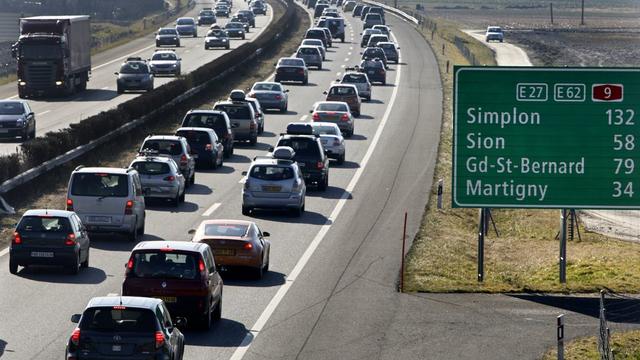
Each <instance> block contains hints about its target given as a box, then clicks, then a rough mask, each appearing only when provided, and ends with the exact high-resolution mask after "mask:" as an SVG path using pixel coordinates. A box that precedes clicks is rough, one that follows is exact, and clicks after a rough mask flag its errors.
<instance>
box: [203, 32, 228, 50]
mask: <svg viewBox="0 0 640 360" xmlns="http://www.w3.org/2000/svg"><path fill="white" fill-rule="evenodd" d="M229 43H230V41H229V35H227V32H226V31H224V30H222V29H212V30H209V32H208V33H207V36H206V37H205V38H204V49H205V50H209V48H212V47H223V48H225V49H227V50H228V49H229V48H230V47H231V45H230V44H229Z"/></svg>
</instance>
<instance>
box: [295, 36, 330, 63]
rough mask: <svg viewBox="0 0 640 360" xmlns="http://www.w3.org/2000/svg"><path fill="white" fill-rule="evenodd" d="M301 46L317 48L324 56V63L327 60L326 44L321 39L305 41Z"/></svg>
mask: <svg viewBox="0 0 640 360" xmlns="http://www.w3.org/2000/svg"><path fill="white" fill-rule="evenodd" d="M300 46H316V47H317V48H318V50H320V53H321V54H322V61H324V60H325V59H326V58H327V50H326V49H325V48H324V43H323V42H322V40H320V39H304V40H302V43H300Z"/></svg>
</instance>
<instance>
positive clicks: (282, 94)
mask: <svg viewBox="0 0 640 360" xmlns="http://www.w3.org/2000/svg"><path fill="white" fill-rule="evenodd" d="M318 41H320V40H318ZM247 97H251V98H255V99H257V100H258V102H260V106H261V107H262V108H263V109H265V110H266V109H280V112H283V113H284V112H287V109H288V107H289V90H285V89H284V88H283V87H282V85H281V84H280V83H277V82H266V81H261V82H257V83H255V84H253V87H252V88H251V91H250V92H249V94H247Z"/></svg>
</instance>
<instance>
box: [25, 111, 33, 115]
mask: <svg viewBox="0 0 640 360" xmlns="http://www.w3.org/2000/svg"><path fill="white" fill-rule="evenodd" d="M33 115H35V114H34V113H33V111H32V112H30V113H28V114H27V116H33Z"/></svg>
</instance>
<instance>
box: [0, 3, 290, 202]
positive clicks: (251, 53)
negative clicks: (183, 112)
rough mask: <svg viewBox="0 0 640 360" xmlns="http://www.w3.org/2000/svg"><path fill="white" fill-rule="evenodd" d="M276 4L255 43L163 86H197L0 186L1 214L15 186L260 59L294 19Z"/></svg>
mask: <svg viewBox="0 0 640 360" xmlns="http://www.w3.org/2000/svg"><path fill="white" fill-rule="evenodd" d="M279 1H280V2H281V3H283V4H284V6H285V7H286V9H287V10H286V11H285V13H284V14H283V16H281V17H280V18H279V19H277V20H272V23H271V24H269V26H268V27H267V29H266V30H264V31H263V32H262V33H261V34H260V35H259V36H258V37H257V38H256V39H255V40H254V41H252V42H250V43H245V44H243V45H241V46H240V47H238V48H237V49H235V50H234V51H232V52H229V53H227V54H224V55H222V56H221V57H219V58H217V59H215V60H213V61H212V62H210V63H208V64H205V65H203V66H201V67H200V68H198V69H196V70H194V71H193V72H191V74H189V76H188V79H178V80H174V81H172V82H170V83H168V84H166V85H163V86H167V85H169V84H172V83H178V82H180V81H183V82H186V83H190V84H191V83H193V82H198V85H196V86H193V87H191V88H190V89H189V90H187V91H185V92H183V93H182V94H180V95H179V96H177V97H175V98H173V99H172V100H171V101H168V102H166V103H165V104H163V105H162V106H160V107H158V108H156V109H155V110H153V111H151V112H149V113H147V114H145V115H143V116H140V117H137V118H135V119H133V120H131V121H129V122H127V123H125V124H123V125H121V126H119V127H118V128H116V129H114V130H112V131H110V132H109V133H107V134H105V135H102V136H100V137H98V138H96V139H94V140H91V141H89V142H87V143H86V144H82V145H80V146H77V147H75V148H73V149H71V150H69V151H67V152H65V153H64V154H61V155H58V156H56V157H54V158H52V159H50V160H46V161H44V162H42V164H40V165H38V166H35V167H33V168H31V169H29V170H27V171H25V172H23V173H21V174H19V175H17V176H15V177H13V178H11V179H9V180H6V181H4V182H3V183H2V184H0V214H2V213H5V214H13V213H15V210H14V209H13V208H12V207H11V206H9V204H7V203H6V201H4V200H3V199H2V196H1V195H2V194H6V193H7V192H9V191H11V190H13V189H15V188H17V187H18V186H21V185H24V184H26V183H28V182H30V181H32V180H33V179H35V178H37V177H38V176H40V175H43V174H45V173H47V172H49V171H51V170H53V169H55V168H57V167H59V166H61V165H64V164H66V163H68V162H70V161H72V160H74V159H77V158H78V157H80V156H82V155H85V154H86V153H88V152H89V151H91V150H93V149H95V148H96V147H98V146H100V145H102V144H105V143H107V142H109V141H111V140H113V139H115V138H116V137H117V136H118V135H120V134H123V133H126V132H127V131H130V130H131V129H134V128H136V127H138V126H140V125H142V124H144V123H145V122H146V121H148V120H149V119H152V118H154V117H155V116H157V115H159V114H162V113H165V112H167V111H170V110H171V109H172V108H173V107H175V106H176V105H178V104H180V103H181V102H184V101H186V100H188V99H190V98H192V97H194V96H196V95H197V94H198V93H200V92H202V91H204V90H206V89H207V88H209V87H210V86H213V85H216V83H218V84H219V82H220V80H221V79H223V78H224V77H226V76H227V75H229V74H230V73H232V72H233V71H235V70H236V69H238V68H239V67H240V66H243V65H245V64H246V63H248V62H250V61H252V60H253V59H255V58H256V57H257V56H259V55H260V54H261V53H262V49H263V48H265V47H267V46H270V45H271V44H273V43H275V42H277V41H279V40H280V37H281V35H282V32H283V31H285V30H286V28H287V24H288V23H289V21H291V19H292V17H293V16H294V15H295V8H294V6H293V5H292V4H293V0H279ZM211 74H216V75H213V76H211ZM203 79H206V80H203ZM179 85H184V84H178V85H177V86H179ZM145 95H146V94H144V95H141V96H139V97H137V98H134V99H132V100H129V101H127V102H125V103H124V104H125V105H126V104H127V103H132V102H134V101H136V99H139V100H138V101H144V99H142V98H143V97H144V96H145ZM140 99H142V100H140ZM125 108H126V106H125V107H122V104H121V106H119V107H118V110H117V111H122V112H126V109H125ZM99 115H100V114H99Z"/></svg>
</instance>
